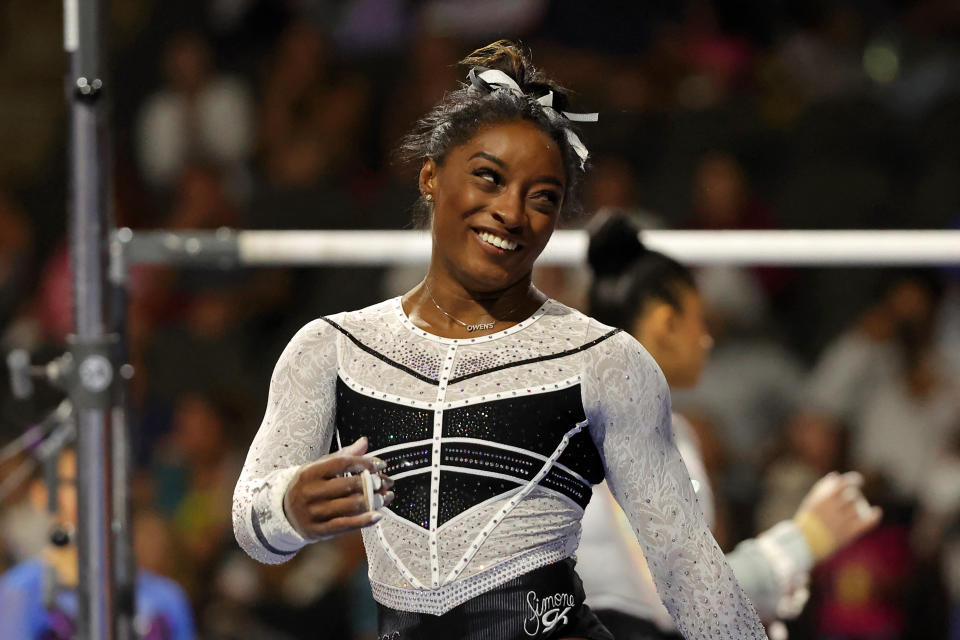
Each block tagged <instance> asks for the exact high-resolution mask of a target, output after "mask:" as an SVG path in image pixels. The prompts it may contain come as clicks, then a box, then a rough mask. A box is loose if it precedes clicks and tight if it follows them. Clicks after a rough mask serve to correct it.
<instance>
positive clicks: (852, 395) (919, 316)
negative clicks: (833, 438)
mask: <svg viewBox="0 0 960 640" xmlns="http://www.w3.org/2000/svg"><path fill="white" fill-rule="evenodd" d="M935 297H936V294H935V292H934V291H933V290H932V289H931V286H930V284H929V282H928V281H927V280H925V279H922V278H917V277H916V276H913V275H909V274H907V275H900V276H896V277H893V278H891V279H890V281H889V282H888V283H887V284H886V291H885V292H884V293H883V294H882V295H881V297H880V299H879V300H878V301H877V302H875V303H874V304H872V305H871V306H870V307H868V308H867V310H866V311H864V312H863V313H862V314H861V315H860V317H859V318H858V319H857V321H856V323H855V324H854V325H853V326H852V327H851V328H850V329H848V330H847V331H844V332H843V333H842V334H841V335H840V336H839V337H837V338H836V339H835V340H834V341H833V342H832V343H831V344H829V345H828V346H827V347H826V349H824V350H823V353H821V354H820V357H819V358H818V361H817V364H816V366H815V367H814V369H813V371H812V372H811V375H810V378H809V380H808V382H807V389H806V395H807V401H808V402H809V403H810V405H811V407H812V408H813V409H815V410H818V411H822V412H825V413H826V414H828V415H830V416H832V417H834V418H835V419H836V420H838V421H840V422H843V423H846V424H856V423H857V421H858V420H859V419H860V416H861V414H862V412H863V411H864V410H866V408H867V407H868V405H869V404H870V403H871V402H872V400H873V397H874V392H875V390H876V388H877V387H879V386H881V385H884V384H886V383H887V382H888V381H889V380H891V379H893V378H895V377H896V376H897V375H898V372H899V371H901V370H902V369H901V367H902V359H901V358H902V355H901V351H900V350H899V348H898V346H897V343H896V338H897V336H898V335H899V334H901V333H902V332H912V333H914V334H916V333H917V332H922V331H929V323H930V322H931V318H932V315H933V314H934V313H935ZM924 327H926V328H924Z"/></svg>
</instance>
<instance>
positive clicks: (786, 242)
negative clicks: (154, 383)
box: [237, 230, 960, 266]
mask: <svg viewBox="0 0 960 640" xmlns="http://www.w3.org/2000/svg"><path fill="white" fill-rule="evenodd" d="M642 237H643V240H644V242H645V243H646V244H647V246H648V247H650V248H651V249H656V250H657V251H662V252H663V253H666V254H668V255H670V256H672V257H674V258H676V259H678V260H680V261H681V262H684V263H687V264H691V265H708V264H731V265H771V266H775V265H779V266H857V265H860V266H884V265H886V266H894V265H915V266H921V265H945V264H960V231H955V230H943V231H926V230H923V231H920V230H917V231H914V230H897V231H852V230H845V231H646V232H644V233H643V234H642ZM237 241H238V249H239V254H240V263H241V264H246V265H322V264H340V265H343V264H353V265H391V264H422V263H425V262H426V261H427V260H428V259H429V256H430V235H429V233H427V232H424V231H239V232H237ZM586 250H587V236H586V234H585V233H584V232H583V231H558V232H557V233H556V234H554V236H553V238H552V239H551V240H550V244H549V245H547V249H546V251H544V253H543V255H542V256H541V258H540V264H555V265H576V264H583V262H584V259H585V257H586Z"/></svg>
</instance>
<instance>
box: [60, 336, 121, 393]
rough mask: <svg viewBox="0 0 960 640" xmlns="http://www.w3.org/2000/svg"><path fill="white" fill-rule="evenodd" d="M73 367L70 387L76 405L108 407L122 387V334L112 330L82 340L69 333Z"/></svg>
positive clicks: (68, 385)
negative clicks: (105, 333) (120, 386)
mask: <svg viewBox="0 0 960 640" xmlns="http://www.w3.org/2000/svg"><path fill="white" fill-rule="evenodd" d="M67 348H68V352H69V353H70V356H71V361H72V365H73V366H72V371H71V372H70V376H69V378H68V382H67V385H66V386H67V391H68V392H69V394H70V397H71V399H73V402H74V406H75V407H76V408H77V409H109V408H110V407H112V406H113V405H114V404H115V403H114V400H115V399H116V398H115V394H116V392H117V390H118V389H119V385H118V384H117V383H118V378H119V377H120V376H121V374H122V372H121V371H118V364H117V363H119V362H120V354H121V351H120V336H119V335H117V334H109V335H106V336H103V337H101V338H93V339H85V340H81V339H80V338H78V337H77V336H76V335H70V336H67Z"/></svg>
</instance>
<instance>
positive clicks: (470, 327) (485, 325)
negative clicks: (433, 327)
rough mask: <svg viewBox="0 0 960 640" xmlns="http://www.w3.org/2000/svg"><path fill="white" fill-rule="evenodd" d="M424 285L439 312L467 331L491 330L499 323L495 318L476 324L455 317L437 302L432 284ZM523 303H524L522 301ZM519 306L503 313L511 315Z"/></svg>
mask: <svg viewBox="0 0 960 640" xmlns="http://www.w3.org/2000/svg"><path fill="white" fill-rule="evenodd" d="M424 286H425V287H426V288H427V294H428V295H429V296H430V300H432V301H433V306H435V307H436V308H437V311H439V312H440V313H442V314H443V315H445V316H447V317H448V318H450V319H451V320H453V321H454V322H456V323H457V324H459V325H460V326H461V327H464V328H465V329H466V330H467V331H469V332H471V333H472V332H474V331H487V330H489V329H493V326H494V325H495V324H497V320H495V319H491V321H490V322H477V323H475V324H467V323H466V322H464V321H463V320H460V319H458V318H454V317H453V316H452V315H450V314H449V313H447V312H446V311H444V309H443V307H441V306H440V305H439V304H437V299H436V298H434V297H433V291H431V290H430V285H428V284H426V283H424ZM521 304H522V303H521ZM519 308H520V305H519V304H518V305H517V306H515V307H514V308H513V309H510V310H509V311H507V312H506V313H505V314H503V315H505V316H509V315H510V314H512V313H513V312H514V311H516V310H517V309H519Z"/></svg>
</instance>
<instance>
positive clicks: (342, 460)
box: [300, 452, 387, 480]
mask: <svg viewBox="0 0 960 640" xmlns="http://www.w3.org/2000/svg"><path fill="white" fill-rule="evenodd" d="M386 468H387V463H386V462H384V461H383V460H381V459H380V458H371V457H366V456H352V455H346V454H343V455H340V453H339V452H338V453H335V454H332V455H330V456H324V457H323V458H320V459H319V460H317V461H316V462H311V463H310V464H308V465H306V466H305V467H303V469H302V470H301V471H300V474H301V475H302V476H303V477H304V478H305V479H306V480H318V479H328V478H335V477H337V476H342V475H344V474H347V473H361V472H363V471H369V472H370V473H379V472H380V471H383V470H384V469H386Z"/></svg>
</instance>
